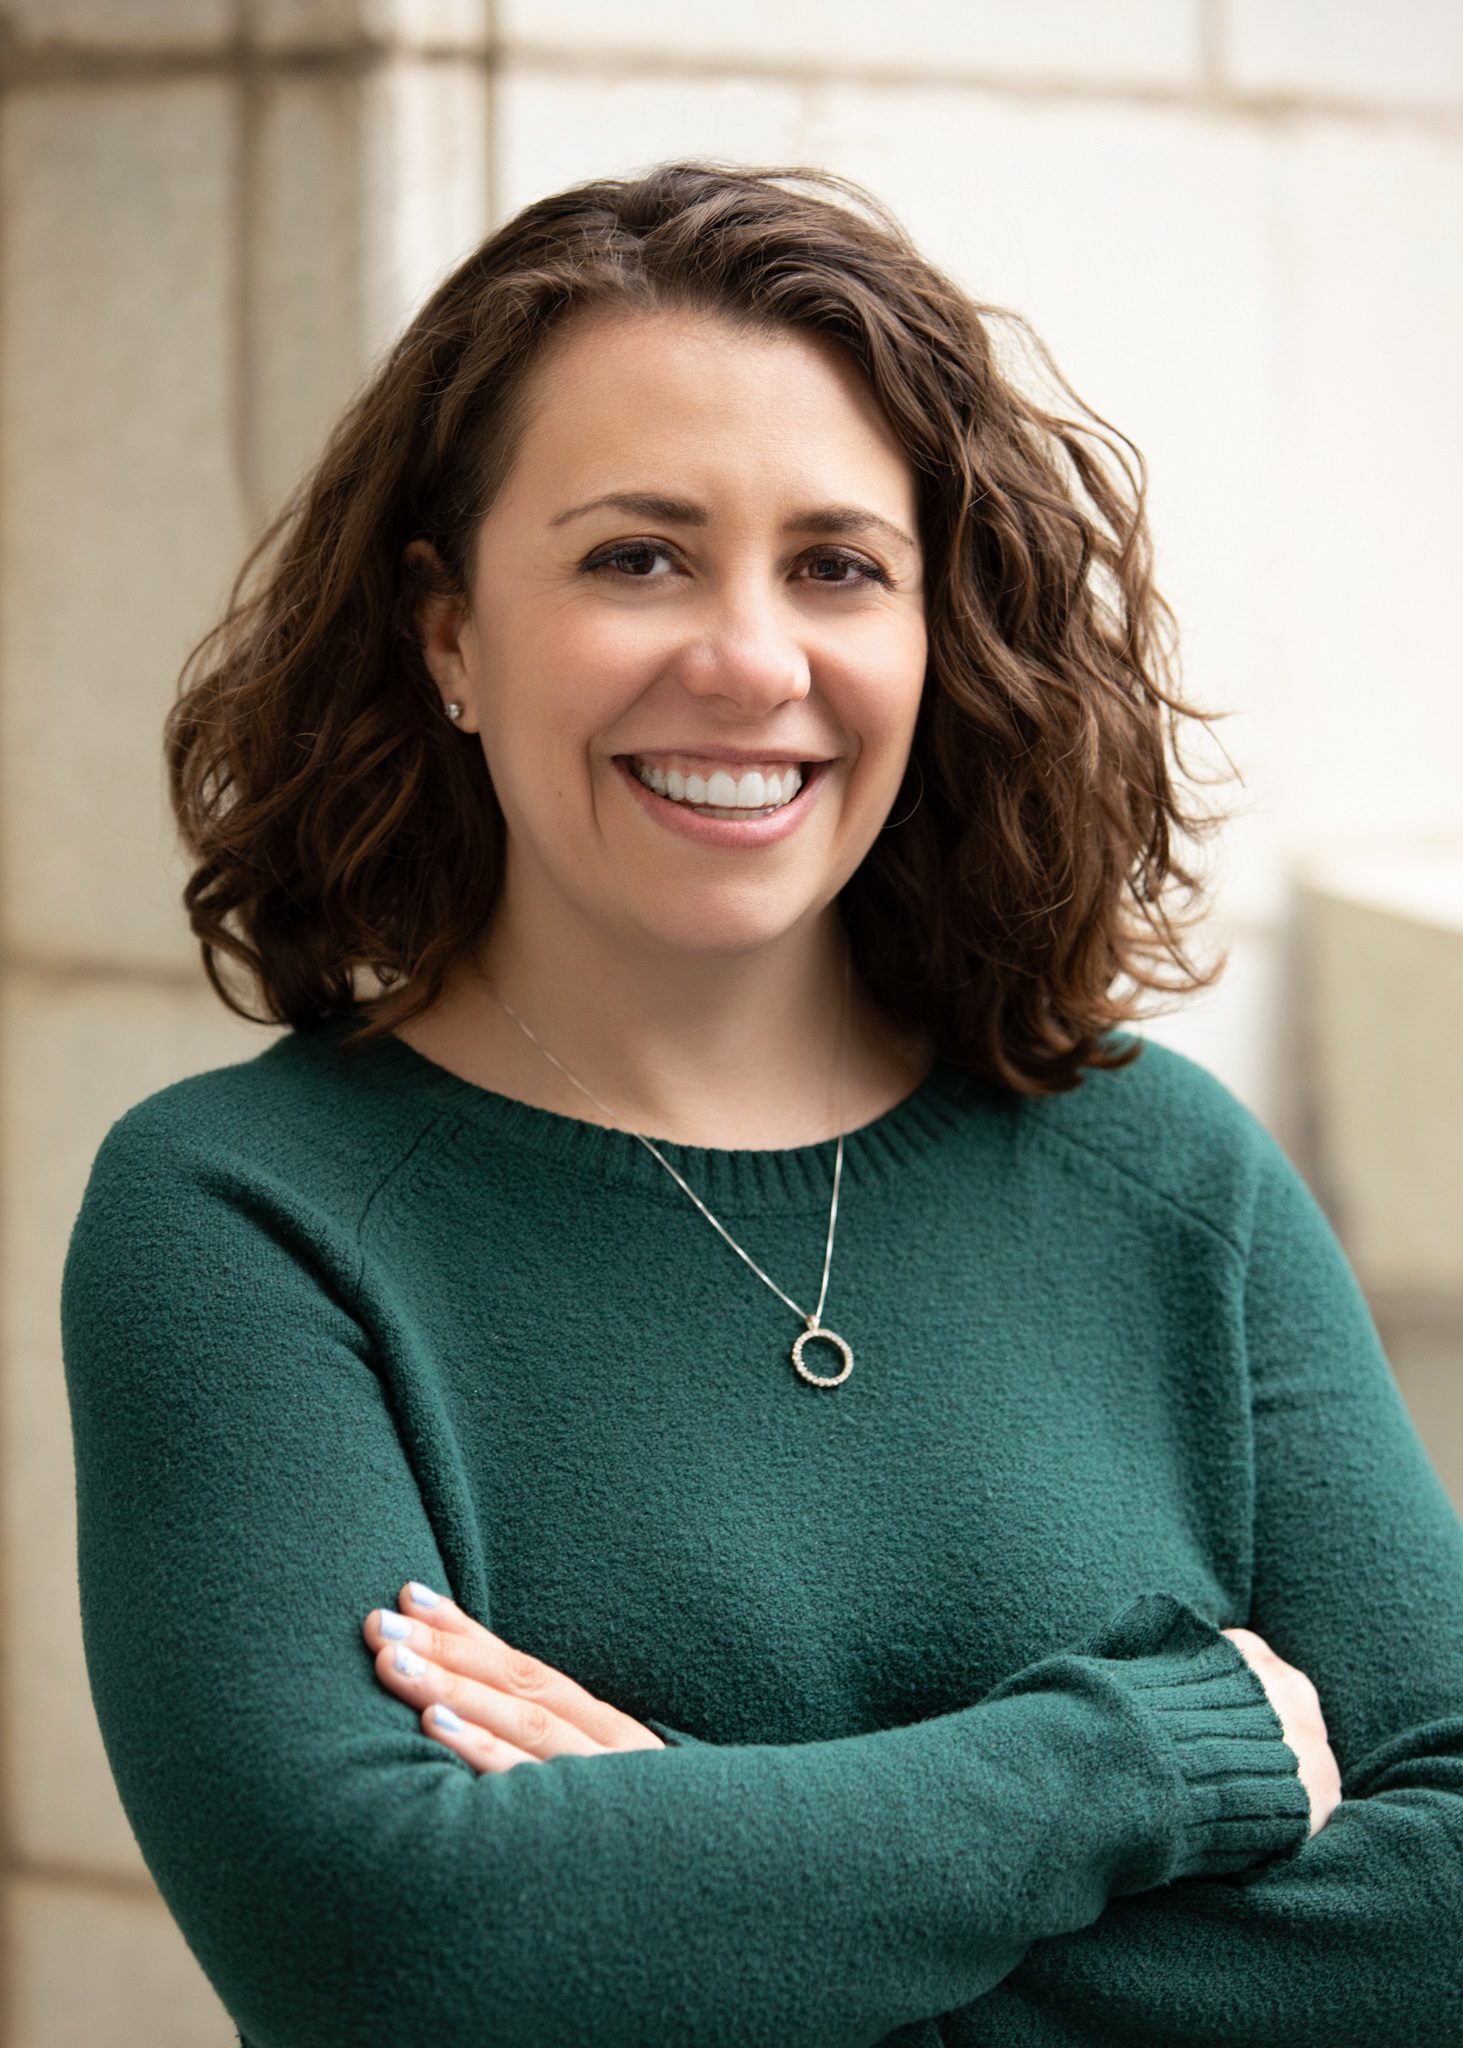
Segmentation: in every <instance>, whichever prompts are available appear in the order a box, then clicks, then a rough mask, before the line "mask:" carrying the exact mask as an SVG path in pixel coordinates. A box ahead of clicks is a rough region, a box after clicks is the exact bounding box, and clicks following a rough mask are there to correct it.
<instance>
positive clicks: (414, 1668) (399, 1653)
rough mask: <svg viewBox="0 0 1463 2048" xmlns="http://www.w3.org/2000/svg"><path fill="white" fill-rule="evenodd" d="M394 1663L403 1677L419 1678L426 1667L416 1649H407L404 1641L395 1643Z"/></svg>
mask: <svg viewBox="0 0 1463 2048" xmlns="http://www.w3.org/2000/svg"><path fill="white" fill-rule="evenodd" d="M395 1663H396V1668H397V1670H398V1671H399V1672H400V1673H401V1675H402V1677H403V1678H420V1677H421V1675H422V1673H423V1672H424V1671H425V1670H426V1668H427V1667H426V1665H425V1664H424V1663H423V1662H422V1660H421V1658H420V1657H419V1656H418V1655H417V1653H416V1651H415V1650H409V1649H408V1648H407V1647H406V1644H405V1643H398V1644H397V1646H396V1658H395Z"/></svg>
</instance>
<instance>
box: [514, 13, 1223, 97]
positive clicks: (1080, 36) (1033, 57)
mask: <svg viewBox="0 0 1463 2048" xmlns="http://www.w3.org/2000/svg"><path fill="white" fill-rule="evenodd" d="M1199 12H1200V10H1199V7H1198V6H1197V5H1196V4H1192V0H1026V4H1024V5H1023V6H1020V7H1012V6H1009V5H1004V4H1001V0H961V4H960V5H959V6H952V5H951V4H950V0H906V4H905V5H904V6H902V7H889V6H887V5H885V4H883V0H837V4H835V0H794V4H792V5H788V4H786V0H782V4H778V0H744V4H743V5H742V6H740V7H736V8H731V7H687V6H685V5H684V4H682V0H641V4H640V5H639V6H636V7H606V6H604V5H603V4H602V0H500V4H499V8H498V20H499V30H500V33H501V35H502V37H503V38H504V42H505V44H506V46H507V47H508V49H510V50H512V49H513V48H515V47H519V48H522V49H532V50H542V49H545V48H554V49H563V50H569V51H573V50H576V49H581V48H583V49H592V50H595V51H600V50H605V51H609V50H613V51H616V52H622V53H625V54H627V55H634V56H640V57H647V58H653V59H655V60H656V61H657V62H663V61H664V60H665V59H666V58H667V57H668V56H669V57H671V58H676V57H681V58H696V59H702V60H705V59H714V60H716V61H718V62H721V63H725V64H729V65H735V64H737V63H739V62H746V63H751V64H754V65H755V66H756V67H758V68H765V67H766V66H767V65H768V64H777V63H785V64H796V65H798V66H799V67H800V68H803V67H806V68H809V69H811V70H812V71H814V72H815V73H816V72H817V71H819V70H824V69H827V70H846V69H847V68H849V67H850V66H857V65H866V64H877V65H894V66H897V67H899V69H900V70H901V71H908V72H909V73H912V74H913V75H915V76H918V75H919V74H920V73H924V74H926V75H927V76H930V77H944V76H947V75H948V74H949V73H950V72H951V71H952V70H966V71H972V72H986V73H989V74H991V75H992V76H1011V77H1019V78H1022V79H1032V78H1040V79H1043V80H1049V81H1052V82H1059V81H1060V82H1066V81H1083V82H1090V81H1098V80H1100V81H1102V82H1104V83H1113V82H1116V81H1119V80H1121V81H1124V82H1128V83H1135V84H1142V85H1154V84H1159V83H1162V84H1177V83H1185V82H1188V81H1189V80H1191V79H1193V78H1195V77H1197V75H1198V71H1199V64H1200V47H1201V45H1200V33H1199Z"/></svg>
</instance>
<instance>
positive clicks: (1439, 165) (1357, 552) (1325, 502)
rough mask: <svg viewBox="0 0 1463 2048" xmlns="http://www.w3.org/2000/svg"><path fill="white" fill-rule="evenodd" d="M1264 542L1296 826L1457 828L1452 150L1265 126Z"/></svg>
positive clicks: (1460, 515) (1286, 801) (1459, 408)
mask: <svg viewBox="0 0 1463 2048" xmlns="http://www.w3.org/2000/svg"><path fill="white" fill-rule="evenodd" d="M1274 206H1275V211H1276V231H1277V233H1278V234H1279V235H1281V236H1282V237H1283V242H1284V250H1285V256H1284V264H1283V268H1282V270H1281V272H1280V277H1279V290H1280V292H1281V295H1282V296H1281V301H1280V317H1279V318H1278V319H1277V321H1276V323H1275V329H1274V339H1275V345H1276V356H1275V378H1276V383H1277V387H1278V397H1279V405H1278V408H1277V411H1276V414H1275V427H1276V433H1275V446H1274V465H1275V466H1274V474H1275V477H1276V479H1277V481H1278V489H1277V492H1276V494H1275V496H1274V498H1273V499H1272V500H1271V502H1270V504H1269V505H1268V506H1267V507H1264V508H1261V509H1260V512H1259V517H1260V518H1261V520H1262V522H1263V523H1264V525H1265V527H1266V530H1267V534H1268V544H1269V552H1270V560H1269V565H1268V571H1267V574H1268V577H1269V580H1270V583H1271V586H1272V589H1273V592H1274V596H1273V600H1272V615H1273V626H1274V632H1275V635H1276V641H1277V645H1278V654H1279V675H1280V679H1281V682H1282V688H1281V690H1280V692H1279V695H1278V698H1277V703H1276V705H1275V711H1274V716H1273V719H1272V721H1271V731H1270V739H1269V742H1268V751H1269V752H1270V754H1271V758H1272V759H1273V760H1274V763H1275V769H1276V777H1277V786H1278V789H1279V792H1280V802H1281V805H1282V810H1283V815H1284V819H1285V827H1286V833H1287V837H1288V838H1289V840H1290V842H1291V844H1292V845H1294V846H1296V847H1299V848H1303V847H1306V846H1309V845H1311V844H1314V843H1318V842H1329V841H1335V840H1345V839H1351V838H1355V837H1360V836H1365V837H1382V836H1387V835H1392V834H1411V833H1415V832H1448V831H1457V830H1459V829H1463V788H1460V783H1459V776H1458V760H1459V754H1460V750H1463V709H1460V695H1459V667H1458V655H1457V645H1456V634H1455V630H1454V616H1453V599H1452V593H1453V591H1454V590H1455V589H1456V586H1457V580H1458V563H1459V561H1460V559H1463V496H1460V494H1459V491H1458V489H1457V482H1456V478H1457V471H1458V467H1459V462H1460V457H1463V383H1460V380H1459V377H1458V374H1457V365H1458V363H1459V362H1460V361H1463V266H1460V265H1459V264H1458V263H1457V262H1456V261H1454V260H1453V256H1452V251H1453V250H1454V249H1455V248H1457V247H1458V246H1459V243H1460V241H1463V151H1460V150H1459V148H1458V147H1457V145H1456V143H1454V142H1449V141H1445V140H1443V139H1442V138H1430V137H1428V136H1426V135H1420V134H1409V133H1407V132H1406V131H1405V130H1404V129H1403V128H1402V127H1401V126H1400V124H1393V125H1390V126H1387V127H1380V126H1377V127H1370V126H1367V125H1366V124H1363V123H1360V122H1341V121H1309V122H1305V123H1303V124H1297V125H1296V126H1295V127H1293V128H1291V129H1289V130H1287V131H1286V132H1285V133H1284V134H1283V135H1282V136H1280V137H1278V138H1277V140H1276V144H1275V161H1274Z"/></svg>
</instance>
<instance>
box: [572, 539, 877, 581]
mask: <svg viewBox="0 0 1463 2048" xmlns="http://www.w3.org/2000/svg"><path fill="white" fill-rule="evenodd" d="M670 552H671V550H670V549H669V548H668V547H667V546H666V544H665V542H664V541H659V540H630V541H621V542H620V543H619V544H618V545H617V546H615V547H612V548H606V549H605V550H604V552H603V553H602V554H598V555H591V556H589V558H588V559H587V560H586V561H585V562H583V563H582V564H581V567H582V568H583V569H585V570H586V571H587V572H588V573H590V574H594V575H597V574H599V573H600V572H602V571H605V570H608V571H609V572H611V573H612V574H613V575H617V576H624V577H625V578H627V579H628V580H629V581H631V582H635V583H650V582H656V581H659V580H660V579H659V578H656V577H652V576H649V575H642V574H641V573H640V572H639V570H637V569H633V568H628V567H626V566H625V565H626V563H628V562H634V561H636V560H639V561H641V562H644V561H646V560H647V559H650V560H653V559H654V557H655V556H657V555H669V554H670ZM808 560H809V561H810V562H813V563H825V564H826V563H829V562H831V563H832V564H833V565H834V566H835V568H842V569H848V570H852V571H854V572H855V573H854V574H853V575H851V576H848V577H833V576H814V577H813V578H812V579H811V580H812V581H813V582H814V583H818V584H822V585H824V586H825V587H826V588H828V589H830V590H852V589H854V588H856V587H857V586H858V585H859V584H860V583H881V584H883V585H885V586H886V588H887V587H889V585H890V581H891V579H890V578H889V576H888V575H887V574H886V573H885V572H884V570H883V569H881V568H880V567H879V565H878V563H877V562H871V561H869V560H868V559H867V557H866V556H864V555H855V554H852V553H850V552H849V551H848V550H847V549H845V548H819V549H818V550H817V552H816V553H815V554H813V555H811V556H809V557H808Z"/></svg>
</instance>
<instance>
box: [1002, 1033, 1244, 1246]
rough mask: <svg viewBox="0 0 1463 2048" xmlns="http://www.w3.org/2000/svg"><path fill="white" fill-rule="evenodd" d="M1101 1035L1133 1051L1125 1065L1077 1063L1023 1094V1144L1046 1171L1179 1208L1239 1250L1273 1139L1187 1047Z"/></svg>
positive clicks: (1132, 1035)
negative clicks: (1050, 1089) (1053, 1085)
mask: <svg viewBox="0 0 1463 2048" xmlns="http://www.w3.org/2000/svg"><path fill="white" fill-rule="evenodd" d="M1104 1044H1105V1045H1109V1046H1113V1047H1120V1048H1126V1047H1128V1046H1129V1045H1136V1047H1137V1048H1138V1050H1137V1053H1136V1056H1135V1057H1134V1058H1133V1059H1132V1060H1130V1061H1129V1062H1128V1063H1127V1064H1125V1065H1123V1066H1119V1067H1089V1068H1085V1069H1084V1070H1083V1076H1082V1080H1081V1083H1080V1084H1079V1086H1078V1087H1076V1088H1074V1089H1071V1090H1069V1091H1067V1092H1066V1093H1065V1094H1062V1095H1049V1096H1040V1097H1030V1098H1027V1099H1025V1100H1024V1101H1023V1103H1022V1105H1021V1112H1020V1117H1019V1123H1020V1127H1021V1133H1022V1138H1023V1141H1024V1142H1025V1145H1026V1147H1027V1150H1028V1152H1029V1153H1030V1154H1031V1155H1032V1156H1033V1157H1034V1158H1039V1159H1041V1160H1043V1161H1045V1162H1047V1164H1048V1166H1049V1168H1050V1170H1052V1171H1054V1172H1060V1171H1065V1172H1066V1173H1067V1174H1069V1175H1071V1174H1076V1175H1084V1174H1085V1175H1086V1176H1088V1177H1089V1178H1099V1179H1101V1180H1102V1181H1103V1182H1104V1183H1105V1184H1106V1185H1107V1186H1108V1187H1109V1188H1110V1189H1111V1190H1112V1192H1113V1193H1114V1194H1120V1193H1125V1194H1127V1195H1128V1196H1130V1197H1132V1198H1136V1199H1140V1200H1145V1199H1146V1200H1147V1201H1149V1202H1159V1203H1163V1204H1167V1205H1168V1206H1169V1207H1170V1208H1174V1209H1178V1210H1181V1211H1183V1212H1184V1213H1185V1214H1187V1215H1188V1216H1189V1217H1191V1218H1193V1219H1194V1220H1196V1221H1198V1222H1200V1223H1202V1224H1204V1225H1206V1226H1207V1227H1208V1228H1209V1229H1210V1230H1212V1231H1214V1232H1216V1233H1217V1234H1218V1235H1219V1236H1220V1237H1222V1238H1223V1239H1224V1240H1225V1241H1226V1242H1227V1243H1228V1244H1229V1245H1230V1246H1231V1247H1232V1248H1233V1249H1234V1250H1236V1251H1237V1252H1241V1253H1243V1250H1244V1247H1245V1245H1246V1244H1247V1242H1248V1239H1249V1235H1250V1229H1251V1220H1252V1211H1253V1207H1254V1200H1255V1190H1256V1184H1257V1180H1258V1178H1259V1176H1260V1175H1261V1173H1262V1172H1263V1171H1264V1169H1265V1168H1266V1166H1267V1165H1268V1164H1269V1163H1271V1162H1273V1160H1274V1159H1275V1158H1276V1157H1277V1156H1283V1155H1281V1154H1280V1147H1279V1145H1278V1143H1277V1141H1276V1139H1275V1138H1274V1137H1273V1136H1272V1135H1271V1133H1270V1132H1269V1131H1268V1130H1267V1129H1266V1128H1265V1126H1264V1125H1263V1124H1262V1123H1261V1122H1260V1120H1259V1118H1258V1117H1257V1116H1256V1115H1255V1113H1254V1112H1253V1111H1252V1110H1251V1109H1250V1108H1249V1107H1248V1106H1247V1105H1246V1104H1245V1103H1244V1102H1242V1101H1241V1100H1240V1098H1239V1097H1238V1096H1237V1095H1236V1094H1235V1093H1234V1091H1233V1090H1232V1089H1231V1088H1230V1087H1229V1086H1228V1085H1227V1084H1226V1083H1225V1082H1223V1081H1221V1080H1220V1078H1219V1076H1218V1075H1217V1074H1215V1073H1213V1072H1212V1071H1211V1070H1210V1069H1209V1068H1208V1067H1205V1066H1204V1065H1202V1064H1201V1063H1200V1062H1199V1061H1198V1060H1195V1059H1193V1058H1191V1057H1190V1056H1189V1055H1188V1054H1186V1053H1181V1052H1179V1051H1177V1050H1176V1049H1175V1048H1173V1047H1172V1046H1167V1045H1164V1044H1162V1043H1160V1042H1159V1041H1158V1040H1157V1039H1152V1038H1144V1037H1142V1036H1140V1035H1139V1034H1136V1033H1132V1032H1123V1033H1119V1032H1111V1033H1109V1034H1108V1037H1107V1039H1106V1040H1105V1041H1104ZM1062 1162H1065V1166H1063V1164H1062Z"/></svg>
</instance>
